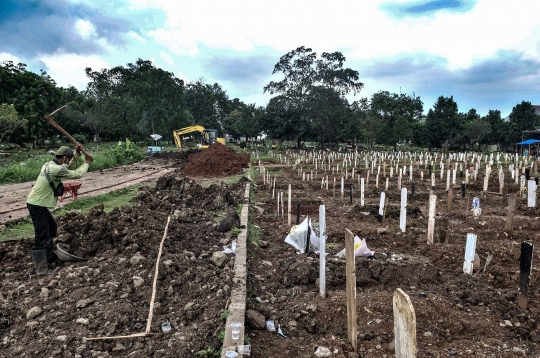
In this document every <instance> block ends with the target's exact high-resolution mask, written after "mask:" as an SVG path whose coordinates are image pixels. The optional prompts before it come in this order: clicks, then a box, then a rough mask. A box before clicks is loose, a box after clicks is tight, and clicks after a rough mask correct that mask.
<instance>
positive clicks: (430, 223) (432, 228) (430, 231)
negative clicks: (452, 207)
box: [427, 195, 437, 245]
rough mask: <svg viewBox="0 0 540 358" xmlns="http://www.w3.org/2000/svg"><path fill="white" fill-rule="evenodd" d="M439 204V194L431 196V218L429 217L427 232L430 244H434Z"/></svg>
mask: <svg viewBox="0 0 540 358" xmlns="http://www.w3.org/2000/svg"><path fill="white" fill-rule="evenodd" d="M436 205H437V195H430V196H429V218H428V233H427V243H428V245H432V244H433V233H434V231H435V208H436Z"/></svg>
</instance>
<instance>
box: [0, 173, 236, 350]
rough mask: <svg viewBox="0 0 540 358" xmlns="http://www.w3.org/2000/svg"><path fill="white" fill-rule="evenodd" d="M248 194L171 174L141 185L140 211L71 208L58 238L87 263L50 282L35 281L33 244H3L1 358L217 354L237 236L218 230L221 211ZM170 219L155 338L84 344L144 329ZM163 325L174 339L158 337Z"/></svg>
mask: <svg viewBox="0 0 540 358" xmlns="http://www.w3.org/2000/svg"><path fill="white" fill-rule="evenodd" d="M244 191H245V181H241V182H239V183H237V184H233V185H226V184H220V185H211V186H210V187H208V188H202V187H201V186H199V185H198V184H196V183H195V181H193V180H190V179H188V178H186V177H184V176H183V175H182V174H181V173H180V172H179V171H174V172H172V173H169V174H167V175H165V176H163V177H161V178H160V179H159V180H158V182H157V184H156V186H155V188H150V187H144V189H142V190H141V191H140V192H139V195H138V196H137V197H136V199H135V200H136V205H135V206H124V207H121V208H116V209H114V210H112V211H111V212H110V213H106V212H104V210H103V206H101V205H100V206H97V207H95V208H93V209H92V210H91V212H90V213H89V214H88V215H80V214H77V213H76V212H72V213H70V214H68V215H66V216H64V217H62V218H60V219H59V220H58V224H59V232H58V234H59V235H58V237H57V238H56V242H58V243H63V244H65V245H67V246H68V247H69V249H68V251H70V252H71V253H74V254H76V255H77V256H82V257H87V258H89V260H87V261H84V262H74V263H63V264H61V266H63V268H62V269H61V270H60V271H59V272H58V274H56V275H54V276H53V277H46V278H40V279H36V278H35V277H34V273H35V269H34V267H33V265H32V264H31V260H30V257H29V256H30V247H31V245H32V240H22V241H20V242H2V243H0V265H1V266H2V272H1V273H0V277H1V278H2V280H0V337H1V338H2V348H1V349H0V351H2V353H0V356H2V357H15V356H28V354H29V353H30V351H31V352H32V354H36V355H42V356H47V357H53V356H54V357H60V356H62V357H64V356H66V357H67V356H69V357H73V356H78V357H83V358H86V357H97V356H103V357H109V356H111V357H127V356H130V357H151V356H154V355H159V356H160V357H200V356H203V355H204V354H200V353H198V352H200V351H203V352H204V351H205V350H212V351H219V348H220V347H221V340H220V337H219V335H220V332H222V331H223V330H224V325H225V321H224V320H223V319H222V318H220V316H221V315H222V313H223V311H224V307H225V305H226V302H227V298H228V297H229V296H230V294H231V289H232V286H233V283H232V276H233V274H234V271H233V267H234V256H227V255H225V254H223V253H222V252H221V251H222V250H223V246H224V245H230V240H231V238H230V235H227V234H225V233H222V232H220V231H219V230H218V225H217V217H216V213H217V212H218V211H224V212H226V211H234V210H236V209H237V207H238V204H239V203H241V202H243V193H244ZM168 216H171V221H170V223H169V226H168V233H167V238H166V239H165V241H164V247H163V254H162V257H161V260H160V264H159V274H158V277H157V282H158V284H157V292H156V298H155V305H154V317H153V321H152V326H151V332H152V333H153V336H152V337H151V338H138V339H125V340H122V341H85V339H84V337H99V336H116V335H127V334H132V333H138V332H142V331H144V329H145V326H146V320H147V316H148V310H149V302H150V298H151V295H152V280H153V276H154V270H155V264H156V261H155V260H156V257H157V253H158V250H159V244H160V242H161V239H162V237H163V233H164V229H165V226H166V224H167V218H168ZM163 322H169V323H170V325H171V327H172V330H171V332H170V333H163V332H162V331H161V329H160V326H161V323H163ZM29 346H31V348H29ZM157 352H159V353H157Z"/></svg>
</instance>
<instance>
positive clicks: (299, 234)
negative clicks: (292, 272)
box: [285, 217, 309, 253]
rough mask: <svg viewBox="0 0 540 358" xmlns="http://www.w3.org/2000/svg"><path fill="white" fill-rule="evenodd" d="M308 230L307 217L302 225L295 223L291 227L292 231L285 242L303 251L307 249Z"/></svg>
mask: <svg viewBox="0 0 540 358" xmlns="http://www.w3.org/2000/svg"><path fill="white" fill-rule="evenodd" d="M308 230H309V226H308V218H307V217H306V219H305V220H304V221H303V222H302V223H301V224H300V225H295V226H293V227H292V228H291V232H290V233H289V235H287V237H286V238H285V242H286V243H287V244H289V245H292V246H294V247H295V248H296V249H297V250H298V251H301V252H302V253H303V252H304V250H305V249H306V243H307V233H308Z"/></svg>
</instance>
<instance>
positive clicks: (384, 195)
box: [379, 191, 386, 216]
mask: <svg viewBox="0 0 540 358" xmlns="http://www.w3.org/2000/svg"><path fill="white" fill-rule="evenodd" d="M385 197H386V194H385V193H384V191H383V192H381V201H380V202H379V215H380V216H383V215H384V199H385Z"/></svg>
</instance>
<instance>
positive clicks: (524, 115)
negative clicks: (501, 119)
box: [509, 101, 540, 142]
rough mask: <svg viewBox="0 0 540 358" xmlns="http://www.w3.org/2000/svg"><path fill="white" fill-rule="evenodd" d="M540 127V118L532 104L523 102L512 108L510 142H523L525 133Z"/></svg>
mask: <svg viewBox="0 0 540 358" xmlns="http://www.w3.org/2000/svg"><path fill="white" fill-rule="evenodd" d="M539 125H540V116H539V115H538V114H536V110H535V108H534V106H533V105H532V104H531V102H526V101H522V102H521V103H518V104H516V106H515V107H514V108H512V112H511V113H510V126H509V127H510V128H509V132H510V133H509V134H510V138H509V139H510V140H511V141H513V142H518V141H521V140H523V131H527V130H534V129H537V128H538V126H539Z"/></svg>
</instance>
